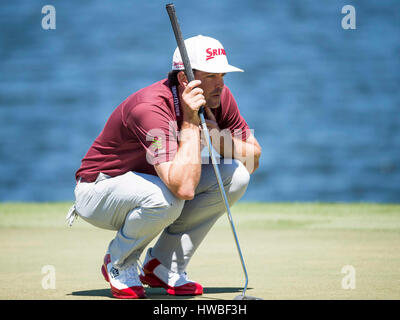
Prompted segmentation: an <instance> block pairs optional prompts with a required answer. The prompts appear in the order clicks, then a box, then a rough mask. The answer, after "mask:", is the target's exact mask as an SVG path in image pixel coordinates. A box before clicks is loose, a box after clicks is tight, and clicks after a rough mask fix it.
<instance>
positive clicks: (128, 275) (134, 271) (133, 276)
mask: <svg viewBox="0 0 400 320" xmlns="http://www.w3.org/2000/svg"><path fill="white" fill-rule="evenodd" d="M138 269H140V268H138V265H137V263H133V264H130V265H128V266H126V267H125V268H123V269H121V271H123V272H124V275H125V279H126V280H131V281H132V280H133V281H134V282H136V283H140V280H139V274H138Z"/></svg>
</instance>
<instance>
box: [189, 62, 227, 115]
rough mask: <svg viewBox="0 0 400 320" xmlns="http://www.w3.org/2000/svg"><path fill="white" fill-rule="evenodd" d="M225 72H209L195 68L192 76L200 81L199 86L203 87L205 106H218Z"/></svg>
mask: <svg viewBox="0 0 400 320" xmlns="http://www.w3.org/2000/svg"><path fill="white" fill-rule="evenodd" d="M224 76H225V73H209V72H203V71H199V70H196V71H195V73H194V77H195V79H196V80H200V81H201V85H200V86H199V87H200V88H202V89H203V91H204V93H203V95H204V97H205V98H206V102H207V104H206V107H209V108H212V109H213V108H218V107H219V106H220V104H221V93H222V89H223V88H224Z"/></svg>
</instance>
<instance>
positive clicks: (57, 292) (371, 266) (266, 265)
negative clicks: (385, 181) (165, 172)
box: [0, 203, 400, 300]
mask: <svg viewBox="0 0 400 320" xmlns="http://www.w3.org/2000/svg"><path fill="white" fill-rule="evenodd" d="M70 205H71V203H1V204H0V261H1V263H0V283H1V290H0V299H90V300H91V299H113V298H112V296H111V294H110V290H109V286H108V283H106V282H105V281H104V280H103V278H102V275H101V273H100V266H101V263H102V259H103V256H104V253H105V250H106V247H107V245H108V243H109V241H110V240H111V239H112V238H113V236H114V232H112V231H107V230H101V229H97V228H95V227H93V226H91V225H89V224H87V223H86V222H84V221H83V220H82V219H78V220H77V221H76V222H75V223H74V225H73V227H68V226H67V224H66V222H65V220H64V219H65V215H66V213H67V211H68V209H69V207H70ZM232 215H233V219H234V222H235V225H236V229H237V233H238V237H239V241H240V245H241V248H242V251H243V255H244V259H245V262H246V265H247V269H248V273H249V289H248V291H247V294H248V295H251V296H256V297H261V298H263V299H307V300H308V299H396V300H397V299H400V205H389V204H330V203H327V204H325V203H322V204H321V203H282V204H279V203H277V204H274V203H272V204H270V203H238V204H237V205H235V206H233V207H232ZM143 256H144V255H143ZM143 256H142V260H143V258H144V257H143ZM187 271H188V274H189V276H190V278H191V279H194V280H196V281H198V282H200V283H201V284H202V285H203V286H204V295H203V296H200V297H170V296H167V295H166V294H165V293H164V291H163V289H155V288H154V289H153V288H146V292H147V295H148V298H149V299H205V300H207V299H212V300H214V299H233V298H234V297H235V296H237V295H238V294H239V293H240V292H241V290H242V287H243V285H244V276H243V273H242V269H241V265H240V260H239V256H238V254H237V251H236V248H235V243H234V239H233V235H232V232H231V229H230V225H229V222H228V220H227V217H226V215H224V216H223V217H222V218H221V219H220V220H219V221H218V222H217V224H216V225H215V227H214V228H213V229H212V230H211V232H210V233H209V235H208V237H207V238H206V240H205V241H204V242H203V244H202V245H201V247H200V248H199V249H198V251H197V252H196V255H195V256H194V257H193V259H192V261H191V264H190V265H189V268H188V270H187ZM52 275H54V276H55V277H52ZM54 287H55V288H54Z"/></svg>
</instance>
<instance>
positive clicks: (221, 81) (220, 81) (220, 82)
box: [216, 75, 224, 89]
mask: <svg viewBox="0 0 400 320" xmlns="http://www.w3.org/2000/svg"><path fill="white" fill-rule="evenodd" d="M216 87H217V88H219V89H222V88H223V87H224V77H223V76H222V75H219V76H218V77H217V83H216Z"/></svg>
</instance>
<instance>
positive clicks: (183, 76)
mask: <svg viewBox="0 0 400 320" xmlns="http://www.w3.org/2000/svg"><path fill="white" fill-rule="evenodd" d="M177 78H178V82H179V84H180V85H181V86H182V87H184V88H185V87H186V86H187V84H188V80H187V78H186V74H185V72H184V71H180V72H178V75H177Z"/></svg>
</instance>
